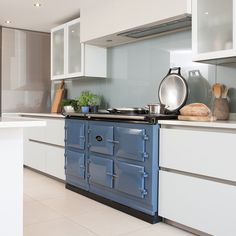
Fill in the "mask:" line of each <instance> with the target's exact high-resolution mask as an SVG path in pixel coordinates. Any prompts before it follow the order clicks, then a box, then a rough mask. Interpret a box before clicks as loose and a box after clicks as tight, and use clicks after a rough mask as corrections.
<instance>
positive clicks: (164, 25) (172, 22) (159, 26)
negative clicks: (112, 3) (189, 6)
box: [86, 13, 192, 47]
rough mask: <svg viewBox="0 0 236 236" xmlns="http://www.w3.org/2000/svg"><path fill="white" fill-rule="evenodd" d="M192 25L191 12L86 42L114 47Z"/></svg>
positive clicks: (185, 28)
mask: <svg viewBox="0 0 236 236" xmlns="http://www.w3.org/2000/svg"><path fill="white" fill-rule="evenodd" d="M191 25H192V17H191V14H188V13H184V14H181V15H178V16H175V17H171V18H167V19H164V20H160V21H155V22H151V23H148V24H144V25H140V26H138V27H135V28H130V29H127V30H124V31H120V32H116V33H114V34H110V35H106V36H104V37H100V38H96V39H92V40H89V41H87V42H86V43H88V44H92V45H95V46H100V47H114V46H118V45H122V44H126V43H133V42H136V41H140V40H143V39H148V38H153V37H158V36H161V35H164V34H169V33H173V32H177V31H183V30H187V29H190V28H191Z"/></svg>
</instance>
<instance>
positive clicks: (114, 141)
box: [107, 139, 120, 144]
mask: <svg viewBox="0 0 236 236" xmlns="http://www.w3.org/2000/svg"><path fill="white" fill-rule="evenodd" d="M107 142H108V143H113V144H119V143H120V142H119V141H116V140H111V139H107Z"/></svg>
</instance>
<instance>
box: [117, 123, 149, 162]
mask: <svg viewBox="0 0 236 236" xmlns="http://www.w3.org/2000/svg"><path fill="white" fill-rule="evenodd" d="M115 134H116V135H115V139H116V140H117V141H118V144H117V153H116V156H117V157H121V158H126V159H131V160H136V161H144V158H145V157H147V153H146V152H145V139H147V136H146V135H145V129H136V128H125V127H124V128H123V127H117V128H116V129H115Z"/></svg>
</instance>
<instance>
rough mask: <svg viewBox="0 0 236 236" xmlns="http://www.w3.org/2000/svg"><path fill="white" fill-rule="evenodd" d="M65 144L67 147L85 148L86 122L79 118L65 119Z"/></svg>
mask: <svg viewBox="0 0 236 236" xmlns="http://www.w3.org/2000/svg"><path fill="white" fill-rule="evenodd" d="M65 144H66V147H67V148H76V149H81V150H84V149H85V123H84V122H83V121H79V120H69V119H67V120H66V121H65Z"/></svg>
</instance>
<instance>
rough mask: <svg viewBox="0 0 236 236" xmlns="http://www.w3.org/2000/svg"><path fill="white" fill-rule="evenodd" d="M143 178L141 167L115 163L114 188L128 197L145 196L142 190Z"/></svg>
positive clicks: (145, 192)
mask: <svg viewBox="0 0 236 236" xmlns="http://www.w3.org/2000/svg"><path fill="white" fill-rule="evenodd" d="M145 177H146V173H145V172H144V167H143V166H138V165H133V164H128V163H125V162H120V161H117V162H116V164H115V183H114V188H115V189H117V190H119V191H121V192H124V193H127V194H129V195H132V196H135V197H139V198H144V196H145V195H146V194H147V191H146V190H145V189H144V178H145Z"/></svg>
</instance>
